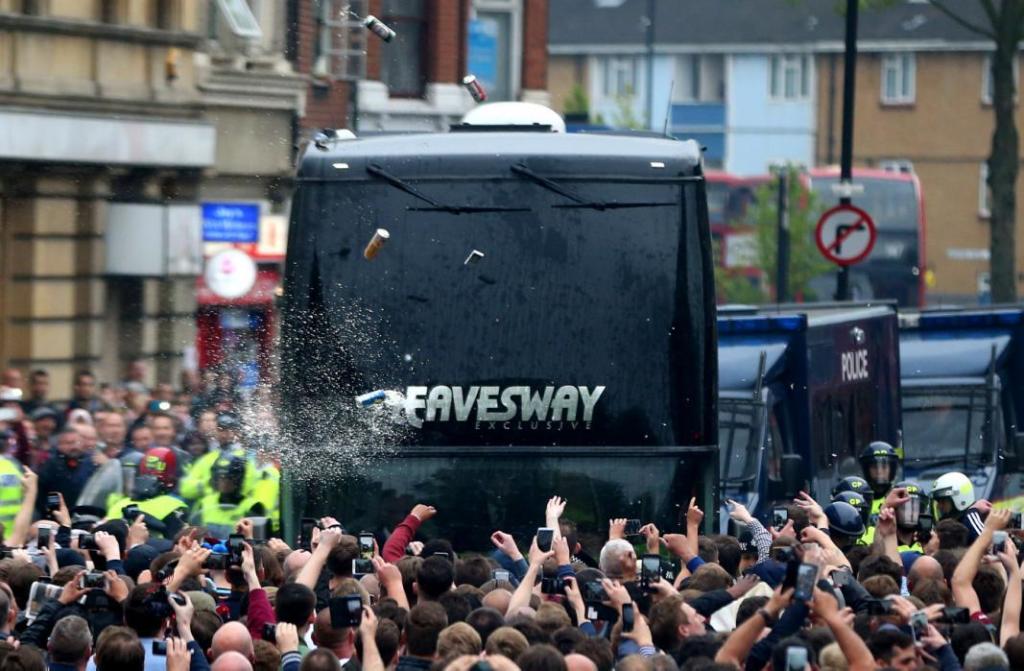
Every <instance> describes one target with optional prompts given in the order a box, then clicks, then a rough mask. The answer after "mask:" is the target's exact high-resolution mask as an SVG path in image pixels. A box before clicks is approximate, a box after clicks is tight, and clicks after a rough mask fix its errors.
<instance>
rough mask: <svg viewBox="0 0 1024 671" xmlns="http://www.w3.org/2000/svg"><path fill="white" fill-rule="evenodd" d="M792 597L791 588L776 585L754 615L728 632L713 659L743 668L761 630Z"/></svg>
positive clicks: (767, 625)
mask: <svg viewBox="0 0 1024 671" xmlns="http://www.w3.org/2000/svg"><path fill="white" fill-rule="evenodd" d="M792 598H793V589H792V588H790V589H787V590H785V591H783V589H782V586H781V585H780V586H778V587H776V588H775V592H774V593H773V594H772V597H771V598H770V599H769V600H768V603H766V604H765V605H764V608H759V609H758V611H757V613H756V614H755V615H754V616H752V617H749V618H747V621H746V622H744V623H743V624H741V625H740V626H739V627H737V628H736V629H735V630H734V631H733V632H732V633H731V634H729V638H727V639H725V644H724V645H722V647H721V648H720V649H719V650H718V654H717V655H715V661H716V662H718V663H720V664H734V665H735V666H736V668H739V669H742V668H744V666H745V665H746V659H747V656H748V655H749V654H750V650H751V648H753V647H754V644H755V643H757V640H758V639H759V638H760V637H761V631H762V630H764V628H765V627H771V626H773V625H774V624H775V621H776V620H777V619H778V617H779V613H780V612H782V609H783V608H785V607H786V606H787V605H788V604H789V602H790V600H792Z"/></svg>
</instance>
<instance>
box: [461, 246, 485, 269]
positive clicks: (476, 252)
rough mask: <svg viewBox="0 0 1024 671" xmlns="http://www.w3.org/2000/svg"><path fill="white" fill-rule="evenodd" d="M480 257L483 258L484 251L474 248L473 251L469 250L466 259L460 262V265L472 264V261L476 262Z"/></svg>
mask: <svg viewBox="0 0 1024 671" xmlns="http://www.w3.org/2000/svg"><path fill="white" fill-rule="evenodd" d="M482 258H484V253H483V252H481V251H480V250H477V249H474V250H473V251H471V252H470V253H469V256H467V257H466V260H465V261H463V262H462V265H464V266H469V265H473V264H474V263H476V262H477V261H479V260H480V259H482Z"/></svg>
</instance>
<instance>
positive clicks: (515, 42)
mask: <svg viewBox="0 0 1024 671" xmlns="http://www.w3.org/2000/svg"><path fill="white" fill-rule="evenodd" d="M473 9H474V14H473V19H472V20H471V21H470V22H469V44H468V53H469V62H468V64H467V68H468V71H469V73H470V74H472V75H474V76H475V77H476V78H477V79H478V80H480V83H481V84H482V85H483V87H484V89H485V90H486V91H487V98H488V99H489V100H515V99H516V97H517V94H518V89H519V86H520V81H519V77H518V70H519V67H520V66H519V63H520V61H521V58H522V54H521V52H522V49H521V48H520V47H519V45H520V44H521V43H522V37H521V31H522V3H521V2H517V1H516V0H474V1H473Z"/></svg>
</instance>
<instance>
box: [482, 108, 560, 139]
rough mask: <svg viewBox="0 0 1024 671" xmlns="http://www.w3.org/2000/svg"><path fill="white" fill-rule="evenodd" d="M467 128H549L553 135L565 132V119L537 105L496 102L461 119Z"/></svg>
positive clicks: (551, 110)
mask: <svg viewBox="0 0 1024 671" xmlns="http://www.w3.org/2000/svg"><path fill="white" fill-rule="evenodd" d="M462 123H463V124H465V125H468V126H551V131H552V132H553V133H564V132H565V119H563V118H562V117H561V115H560V114H558V112H556V111H554V110H553V109H550V108H548V107H544V105H538V104H537V103H523V102H498V103H488V104H486V105H480V106H479V107H474V108H473V109H471V110H470V111H468V112H466V114H465V115H464V116H463V117H462Z"/></svg>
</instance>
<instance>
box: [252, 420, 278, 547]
mask: <svg viewBox="0 0 1024 671" xmlns="http://www.w3.org/2000/svg"><path fill="white" fill-rule="evenodd" d="M253 442H255V443H256V444H257V445H258V446H260V447H262V448H263V449H257V450H253V451H252V452H251V453H250V454H249V457H250V462H251V464H252V468H253V470H254V474H255V482H253V484H252V486H251V487H250V492H249V493H250V495H251V496H252V497H253V498H254V499H256V500H257V501H259V502H260V503H262V504H263V509H264V510H265V511H266V516H267V517H268V518H269V519H270V522H271V524H272V525H273V526H274V528H280V524H281V509H280V500H281V471H280V469H278V467H277V465H276V464H274V463H273V462H271V461H269V460H268V459H267V458H266V457H267V453H268V450H267V449H266V448H267V443H268V441H267V440H266V436H261V437H260V439H256V440H254V441H253Z"/></svg>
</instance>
